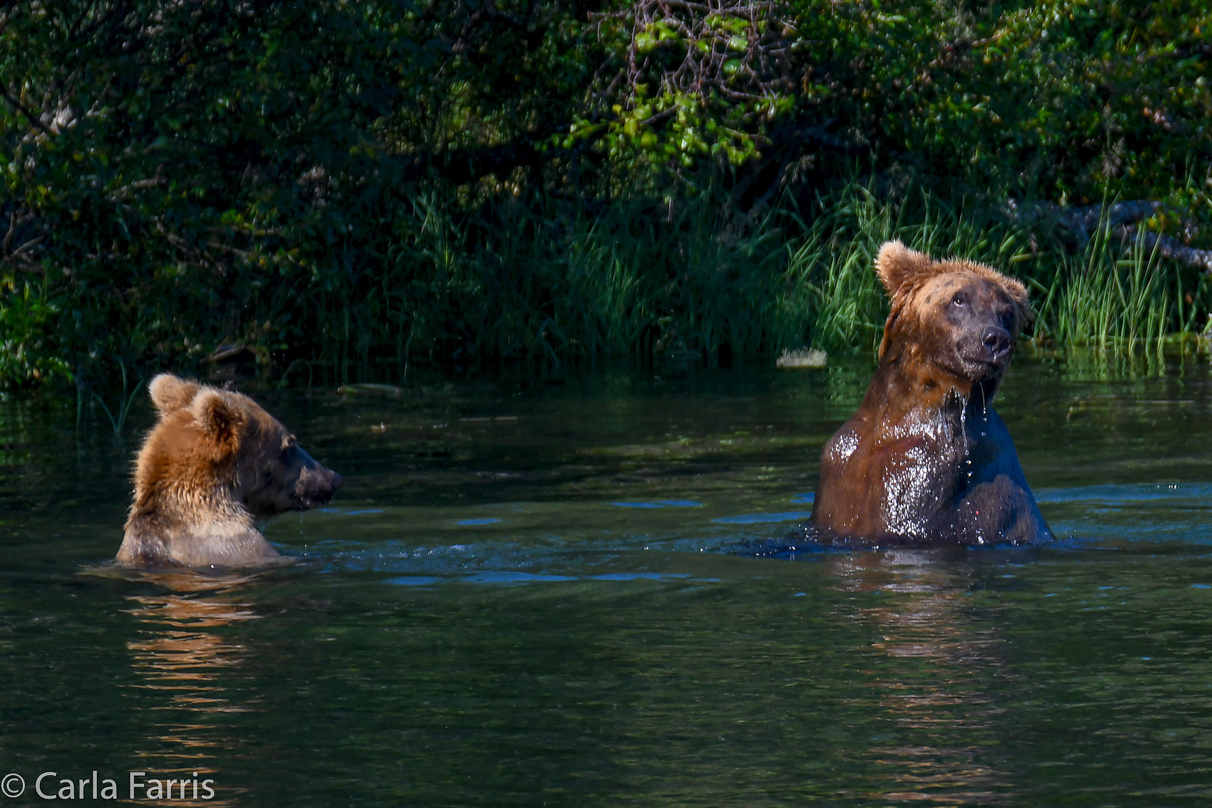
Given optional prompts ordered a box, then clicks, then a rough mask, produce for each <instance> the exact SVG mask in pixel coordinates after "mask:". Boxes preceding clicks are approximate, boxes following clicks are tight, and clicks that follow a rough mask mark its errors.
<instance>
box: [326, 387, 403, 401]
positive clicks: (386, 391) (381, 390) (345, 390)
mask: <svg viewBox="0 0 1212 808" xmlns="http://www.w3.org/2000/svg"><path fill="white" fill-rule="evenodd" d="M337 392H338V393H342V394H344V395H350V394H354V395H357V394H359V393H378V394H380V395H388V396H394V397H395V398H399V397H400V395H401V394H402V393H403V392H404V391H403V390H401V389H400V388H399V387H396V386H395V385H394V384H343V385H341V386H340V387H338V388H337Z"/></svg>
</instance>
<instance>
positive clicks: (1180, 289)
mask: <svg viewBox="0 0 1212 808" xmlns="http://www.w3.org/2000/svg"><path fill="white" fill-rule="evenodd" d="M365 215H366V216H368V217H369V216H372V215H378V214H372V213H365ZM379 216H380V218H378V219H376V220H374V221H373V222H371V223H370V224H367V222H365V221H364V222H362V226H361V229H351V231H350V233H346V234H344V235H340V236H337V235H333V234H332V233H329V234H327V235H326V236H325V238H323V239H321V238H320V237H319V235H317V236H316V243H314V244H307V245H301V246H300V247H299V249H297V250H294V251H293V252H291V251H289V250H285V249H283V250H279V251H278V252H277V253H275V254H273V255H267V256H265V258H264V260H263V261H262V262H261V263H259V264H258V265H257V266H255V267H245V268H243V269H241V270H239V271H237V272H234V274H216V273H192V274H190V273H183V272H180V271H170V270H171V268H167V269H165V271H154V272H152V271H140V272H131V273H129V277H130V278H131V280H130V281H128V282H127V283H128V287H127V288H125V289H124V290H123V294H122V295H121V296H120V299H121V300H123V301H124V303H123V304H122V305H120V306H119V305H118V304H115V303H114V302H113V300H114V299H119V298H114V297H112V296H109V295H99V294H95V293H90V291H89V290H88V289H87V288H78V289H77V288H74V287H72V286H71V283H70V281H65V282H63V283H60V284H59V285H58V286H56V287H53V288H52V287H50V286H48V283H47V282H45V281H43V282H42V283H41V284H40V285H34V284H25V285H24V286H23V287H22V291H21V294H20V295H15V296H10V297H8V298H5V299H4V300H3V301H0V332H2V333H0V341H3V342H4V343H5V344H6V345H8V346H9V347H10V352H9V353H8V354H7V356H8V357H9V359H8V360H7V361H8V364H0V370H3V373H4V376H5V381H7V382H9V383H12V382H15V381H21V379H22V377H23V374H24V376H25V378H28V376H29V370H30V368H34V369H38V368H56V369H59V373H60V374H61V375H63V376H65V377H66V376H70V375H71V372H68V371H67V370H65V369H67V368H71V369H72V372H74V373H77V374H79V373H84V374H87V375H90V376H91V377H92V378H91V379H90V383H91V384H93V385H94V386H98V387H104V386H105V385H106V383H107V380H108V381H112V382H113V384H111V385H110V386H111V387H115V389H116V385H117V384H118V383H120V380H118V379H117V378H116V376H114V373H115V371H114V370H113V368H117V367H126V368H131V369H134V370H135V371H136V373H137V375H139V376H145V375H147V373H148V372H150V371H151V370H152V369H154V368H157V367H174V368H177V369H181V370H185V371H189V370H191V369H197V368H198V367H200V365H201V364H202V363H203V362H204V361H205V356H206V355H207V354H208V353H209V352H210V351H211V350H213V349H214V348H215V347H216V346H218V345H219V344H221V343H226V344H232V343H239V344H244V345H246V346H247V347H248V348H249V351H250V353H251V355H253V356H255V357H256V358H257V361H258V362H259V363H260V365H261V367H262V370H263V372H264V373H265V375H267V376H268V377H269V378H270V379H272V380H274V381H282V382H285V383H294V384H302V383H305V382H306V381H308V380H313V379H315V380H332V381H337V382H341V383H344V382H368V381H390V382H393V383H398V382H400V381H406V380H407V379H408V375H409V372H410V368H413V367H416V366H418V365H422V366H426V367H429V368H434V369H439V370H450V369H453V368H463V369H464V370H467V371H470V372H497V371H499V370H500V369H501V368H504V367H520V368H524V369H526V368H529V369H531V370H543V369H547V370H551V369H564V368H568V367H570V366H571V367H578V368H591V367H593V366H595V365H598V364H600V363H611V364H618V363H620V362H623V363H632V364H635V365H638V366H642V367H656V368H659V367H664V366H667V365H677V366H681V367H710V366H717V365H728V364H735V363H749V364H770V365H773V363H774V360H775V358H776V357H777V356H778V355H779V353H780V352H781V351H783V350H784V349H796V348H799V347H802V346H811V347H815V348H821V349H825V350H827V351H830V352H838V351H843V352H845V351H850V352H859V353H863V352H868V353H869V352H873V351H874V349H875V347H876V346H877V345H878V342H879V338H880V333H881V330H882V327H883V321H884V318H885V316H886V314H887V301H886V299H885V295H884V292H883V289H882V287H881V286H880V284H879V282H878V280H877V278H876V276H875V272H874V269H873V263H874V258H875V255H876V253H877V252H878V250H879V247H880V245H881V244H882V243H883V242H885V241H887V240H888V239H892V238H897V239H900V240H901V241H903V242H904V243H905V244H907V245H908V246H910V247H912V248H914V249H917V250H921V251H923V252H926V253H928V254H930V255H932V256H934V257H937V258H944V257H951V256H958V257H963V258H967V259H972V260H977V261H982V262H984V263H987V264H990V265H992V266H994V267H995V268H998V269H999V270H1001V271H1004V272H1007V273H1008V274H1011V275H1015V276H1018V277H1020V278H1022V279H1023V280H1024V281H1025V282H1026V283H1027V284H1028V285H1029V287H1030V288H1031V290H1032V295H1033V302H1034V305H1035V308H1036V310H1037V312H1038V314H1039V318H1038V320H1037V322H1036V324H1035V328H1034V331H1033V334H1032V336H1033V338H1034V340H1035V342H1036V343H1037V344H1038V345H1040V346H1044V347H1047V348H1050V349H1061V350H1063V349H1066V348H1068V347H1077V346H1093V347H1095V348H1097V349H1100V350H1104V351H1112V352H1126V353H1129V354H1130V353H1133V352H1137V351H1143V350H1154V349H1155V350H1160V346H1161V345H1162V344H1163V342H1164V341H1165V340H1166V339H1167V338H1168V336H1170V335H1173V334H1176V333H1190V332H1192V331H1193V330H1196V329H1198V328H1200V327H1201V326H1202V325H1203V324H1204V322H1205V320H1206V314H1207V311H1208V308H1209V302H1210V296H1209V292H1208V290H1207V288H1206V283H1205V280H1204V278H1203V276H1201V275H1198V274H1192V273H1189V272H1184V271H1181V270H1180V269H1179V268H1177V267H1176V266H1174V265H1173V264H1172V263H1170V262H1167V261H1165V260H1164V259H1161V258H1160V257H1159V256H1158V255H1156V254H1155V253H1151V252H1148V251H1145V250H1142V249H1138V248H1124V247H1123V246H1122V245H1120V243H1119V242H1118V241H1117V240H1116V239H1114V238H1113V237H1111V236H1110V235H1109V234H1107V233H1106V232H1103V231H1100V232H1099V233H1098V234H1097V235H1096V237H1095V238H1093V239H1091V240H1090V242H1089V243H1088V244H1086V245H1084V246H1083V247H1081V248H1080V249H1075V248H1074V247H1073V245H1067V244H1065V243H1064V242H1062V241H1061V240H1059V238H1055V237H1049V236H1048V235H1047V234H1046V233H1044V234H1040V233H1036V234H1034V235H1033V234H1032V233H1029V232H1027V231H1026V230H1025V229H1023V228H1022V227H1021V226H1019V225H1016V224H1014V223H1012V222H1009V221H1008V220H1006V219H1005V218H1003V217H1002V216H1000V215H999V214H998V213H997V212H996V211H995V210H994V209H992V208H991V207H989V206H982V205H980V204H977V203H970V202H964V203H962V204H959V205H948V204H945V203H944V202H943V201H942V200H940V199H939V198H937V197H935V196H932V195H930V194H928V193H925V192H921V191H914V192H906V193H900V194H893V193H889V192H879V191H877V190H876V189H875V188H873V187H872V186H870V185H867V184H864V183H861V182H852V183H850V184H848V185H846V186H844V187H842V188H839V189H836V190H833V191H829V192H823V193H821V194H819V195H818V196H816V197H814V198H811V199H807V200H805V199H803V198H801V199H799V200H790V199H784V200H782V201H781V202H779V203H777V204H774V205H772V206H770V207H769V208H767V209H765V210H764V211H762V212H761V213H757V214H755V213H749V214H744V215H743V214H741V213H739V212H737V211H726V210H722V209H721V207H720V204H719V202H718V195H713V194H711V193H704V194H702V195H700V196H697V197H695V198H692V199H685V200H681V201H676V202H675V203H674V204H669V203H667V202H661V201H655V200H647V199H624V200H614V201H604V202H596V203H585V202H583V201H575V200H565V199H558V198H554V197H548V196H537V197H531V198H525V197H512V196H506V197H504V198H503V199H496V200H493V201H491V202H490V203H481V204H469V203H465V202H460V201H459V199H458V195H457V194H454V193H451V192H448V191H446V190H443V189H442V188H440V187H439V186H437V185H436V184H435V185H431V186H429V187H426V188H418V189H412V190H410V191H408V192H407V204H401V205H399V206H397V207H396V208H395V209H393V211H391V212H390V213H384V214H381V215H379ZM372 225H373V226H372ZM56 277H57V276H56ZM140 301H142V302H141V303H140ZM69 318H70V319H69ZM72 323H75V324H76V326H75V327H76V328H77V329H78V330H77V331H76V332H70V329H67V330H65V329H64V328H63V326H64V325H70V324H72ZM80 323H84V324H88V323H96V324H99V325H97V326H96V327H93V328H91V330H88V329H85V330H80V329H84V327H83V326H80V325H79V324H80ZM64 333H72V334H73V337H72V339H67V338H66V337H63V336H62V335H63V334H64ZM81 346H84V348H82V347H81ZM18 360H19V361H18ZM115 360H116V361H115ZM19 365H20V366H19ZM304 369H305V370H306V373H304V372H303V371H304ZM43 375H45V373H44V374H43ZM110 377H114V378H112V379H111V378H110Z"/></svg>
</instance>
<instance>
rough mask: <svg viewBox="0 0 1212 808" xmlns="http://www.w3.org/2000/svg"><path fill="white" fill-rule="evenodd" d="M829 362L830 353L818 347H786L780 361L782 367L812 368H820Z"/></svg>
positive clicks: (777, 363)
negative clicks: (794, 348) (790, 349)
mask: <svg viewBox="0 0 1212 808" xmlns="http://www.w3.org/2000/svg"><path fill="white" fill-rule="evenodd" d="M828 362H829V354H827V353H825V352H824V351H820V350H817V349H816V348H797V349H796V350H794V351H789V350H786V349H784V350H783V353H782V355H781V356H779V359H778V362H776V363H775V365H776V366H777V367H780V368H811V369H813V370H820V369H821V368H823V367H825V366H826V365H827V364H828Z"/></svg>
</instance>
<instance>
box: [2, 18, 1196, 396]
mask: <svg viewBox="0 0 1212 808" xmlns="http://www.w3.org/2000/svg"><path fill="white" fill-rule="evenodd" d="M1210 27H1212V12H1209V11H1208V10H1207V8H1206V7H1205V6H1203V5H1202V4H1192V3H1180V2H1154V3H1143V2H1122V1H1120V0H1108V1H1107V2H1086V1H1068V2H1062V1H1061V0H1046V1H1045V2H1041V3H1035V2H1030V3H1028V2H1024V3H1004V4H989V5H971V4H965V3H959V2H923V1H917V2H878V1H877V0H867V2H854V3H835V2H832V1H831V0H769V1H763V0H704V2H697V0H635V2H630V3H628V2H619V0H598V2H559V0H533V1H531V0H450V2H425V0H415V2H409V1H408V0H365V2H345V1H344V0H311V2H308V3H282V2H270V0H238V1H237V0H190V2H164V0H17V2H13V3H10V4H8V5H7V6H6V9H5V10H4V11H0V96H2V97H0V180H2V187H3V191H2V192H0V193H2V195H0V215H2V217H3V221H2V223H0V229H3V230H4V232H5V235H4V237H3V241H2V242H0V286H2V288H3V292H2V295H3V297H0V341H2V342H3V344H4V348H3V351H2V352H0V381H2V382H3V383H5V384H9V385H11V384H22V383H30V382H36V381H40V380H46V379H51V378H59V379H64V380H68V379H73V378H74V379H76V381H78V382H80V383H84V382H85V380H87V379H88V378H90V377H92V378H99V377H102V376H104V374H106V373H110V372H113V373H116V372H117V368H118V367H119V363H118V362H117V361H116V360H121V364H122V366H136V367H140V368H150V367H151V366H154V365H162V364H166V363H174V364H177V365H185V366H187V367H188V366H189V365H190V364H197V363H200V362H202V361H204V360H205V359H206V357H208V356H211V355H212V354H213V353H214V352H216V351H217V350H218V351H220V352H221V353H222V352H228V353H230V351H231V349H232V348H233V347H240V346H242V347H243V348H244V349H246V350H247V351H250V352H251V353H252V354H254V355H255V356H257V357H258V359H259V361H261V363H262V364H263V365H264V366H266V367H276V368H278V369H279V371H282V370H285V368H287V367H289V365H290V363H291V361H292V360H296V359H302V360H307V361H310V362H329V363H333V362H335V363H337V364H338V365H339V366H340V367H342V368H345V369H344V370H342V373H346V374H348V373H355V374H368V373H369V374H372V375H373V374H374V373H376V372H377V371H373V370H370V369H369V368H372V367H374V363H373V361H369V360H376V359H389V360H390V361H392V362H393V363H395V364H394V365H393V367H398V368H399V369H400V370H401V372H402V369H403V368H405V367H406V366H407V364H408V362H409V361H410V360H411V361H413V362H416V361H420V360H424V361H428V362H432V363H433V364H435V365H438V366H451V365H452V364H469V365H477V366H479V365H484V364H485V363H488V364H494V363H500V362H510V361H518V360H524V361H541V362H547V363H559V362H567V361H570V360H571V361H576V360H593V359H596V358H598V357H608V356H632V357H637V358H639V359H640V360H641V361H645V362H647V361H653V360H654V359H655V360H660V359H661V358H662V357H670V356H688V357H692V358H693V359H694V361H696V362H702V361H705V362H708V363H711V362H720V361H729V359H730V358H733V357H741V356H757V355H767V356H769V355H771V354H773V353H775V352H777V351H778V350H780V349H782V348H785V347H796V346H798V345H800V344H803V343H806V342H811V343H815V344H818V345H821V346H823V347H830V348H838V347H843V346H847V345H850V346H867V345H869V344H870V342H871V339H872V336H871V333H872V329H873V328H874V325H873V324H875V323H878V322H879V321H880V319H881V310H882V309H881V307H882V306H883V301H882V299H881V296H880V295H879V294H878V292H877V291H875V290H874V289H873V288H871V286H870V282H869V279H868V276H869V275H870V267H869V263H866V262H867V261H868V260H869V257H870V254H871V253H872V251H873V250H874V249H875V248H876V246H877V244H876V243H874V240H875V239H878V238H885V237H890V236H900V237H902V238H905V239H906V240H916V243H917V244H918V245H919V246H932V247H934V248H935V249H936V250H939V251H942V252H951V251H952V250H951V249H949V248H948V245H952V246H954V247H955V251H959V249H960V246H961V245H962V246H963V247H964V249H965V250H966V253H967V254H969V255H971V256H973V257H977V258H985V259H987V260H1000V261H1001V262H1002V263H1003V264H1004V263H1006V262H1010V261H1013V262H1014V268H1015V270H1016V271H1018V272H1020V273H1025V274H1027V275H1028V277H1029V278H1030V279H1031V280H1032V281H1033V282H1034V285H1035V286H1036V288H1037V290H1039V291H1042V292H1043V293H1044V297H1043V298H1042V299H1041V303H1042V304H1043V306H1044V308H1045V309H1046V311H1045V312H1044V315H1045V316H1044V318H1043V319H1042V320H1041V329H1040V333H1041V334H1043V335H1044V336H1045V337H1051V338H1054V339H1063V340H1065V341H1067V342H1073V341H1081V340H1083V339H1086V340H1088V339H1094V338H1096V336H1097V335H1095V334H1093V333H1091V332H1090V330H1089V329H1088V328H1086V329H1084V330H1083V327H1080V326H1079V325H1075V322H1076V321H1073V320H1072V319H1068V320H1066V319H1064V318H1063V317H1062V315H1061V314H1060V309H1059V308H1057V307H1058V306H1060V305H1061V301H1071V298H1072V297H1073V295H1074V294H1076V293H1077V291H1076V290H1080V289H1086V290H1091V292H1090V293H1093V291H1092V290H1096V289H1104V290H1105V289H1107V288H1110V287H1107V284H1108V283H1112V282H1117V281H1116V278H1118V277H1119V274H1122V273H1125V272H1129V269H1125V268H1124V267H1127V266H1129V265H1131V267H1135V268H1136V269H1135V270H1131V271H1138V270H1139V269H1140V267H1142V266H1144V267H1149V268H1150V269H1149V271H1150V272H1152V273H1153V275H1154V276H1155V277H1153V280H1152V281H1151V282H1150V284H1148V285H1147V288H1148V289H1149V290H1151V291H1149V292H1148V294H1147V295H1145V293H1143V292H1142V293H1141V294H1142V295H1145V296H1144V297H1142V298H1140V299H1139V300H1137V301H1136V302H1137V303H1138V304H1139V305H1144V306H1145V308H1146V309H1147V310H1148V312H1150V314H1148V317H1151V318H1152V319H1149V320H1148V322H1149V325H1148V326H1147V328H1145V329H1144V330H1146V331H1149V332H1150V333H1152V332H1154V331H1156V332H1157V333H1163V332H1165V331H1173V330H1177V329H1181V328H1190V327H1196V328H1198V327H1201V326H1202V325H1203V321H1204V317H1205V314H1206V311H1207V309H1208V302H1209V300H1208V295H1207V291H1206V290H1205V289H1204V288H1203V281H1202V276H1201V275H1199V274H1198V273H1194V272H1191V271H1189V270H1184V269H1182V268H1181V267H1178V266H1171V265H1169V264H1167V263H1166V262H1158V261H1157V260H1154V259H1152V258H1150V257H1149V256H1141V255H1138V256H1137V257H1136V258H1135V259H1133V258H1132V256H1131V255H1128V256H1127V258H1124V249H1123V247H1122V246H1121V245H1120V244H1119V243H1118V242H1116V241H1115V240H1114V239H1111V240H1107V239H1101V240H1100V239H1095V240H1094V241H1092V242H1089V243H1085V242H1084V239H1083V240H1080V241H1079V242H1078V243H1074V242H1073V240H1072V239H1068V240H1066V238H1062V237H1061V236H1064V235H1065V234H1063V233H1060V234H1058V233H1055V232H1052V231H1050V230H1049V229H1048V228H1047V227H1045V226H1043V225H1041V224H1040V223H1039V222H1035V223H1034V224H1030V223H1025V222H1023V221H1021V220H1015V219H1013V218H1006V217H1004V216H1001V214H1000V212H1001V211H1003V210H1004V208H1005V206H1004V202H1005V201H1006V200H1008V199H1010V198H1015V199H1019V200H1023V199H1025V200H1028V201H1030V200H1038V201H1040V202H1043V203H1058V204H1060V205H1078V204H1086V203H1089V202H1102V201H1104V200H1114V199H1150V200H1155V201H1158V202H1161V203H1164V205H1163V207H1161V208H1159V212H1158V213H1157V215H1155V216H1154V217H1153V218H1152V219H1151V220H1150V221H1149V222H1148V223H1147V225H1148V226H1149V227H1150V228H1152V229H1154V230H1156V231H1159V232H1165V233H1169V234H1171V235H1173V236H1175V237H1177V238H1181V239H1185V240H1188V241H1191V243H1194V244H1196V245H1198V246H1207V244H1208V242H1207V239H1206V238H1205V239H1204V240H1203V241H1202V242H1201V240H1200V239H1201V236H1200V233H1199V227H1200V225H1207V224H1208V223H1210V222H1212V216H1210V215H1209V207H1208V206H1209V193H1210V192H1212V184H1210V183H1212V173H1210V171H1212V169H1210V166H1212V132H1210V129H1209V127H1210V126H1212V124H1210V122H1212V87H1209V83H1208V82H1209V64H1210V60H1212V46H1210V45H1209V44H1208V43H1209V42H1212V36H1210V35H1209V34H1210V31H1209V28H1210ZM974 222H976V223H978V224H979V227H976V228H975V229H972V228H973V223H974ZM1029 224H1030V226H1031V227H1033V228H1035V230H1036V231H1038V232H1030V231H1029V230H1028V225H1029ZM940 228H942V229H941V230H940ZM969 231H971V233H972V234H973V236H972V237H971V238H968V237H966V236H964V233H966V232H969ZM1192 240H1193V241H1192ZM1075 248H1079V249H1082V250H1084V251H1085V252H1083V253H1082V254H1081V255H1077V256H1073V255H1071V254H1070V253H1071V252H1072V250H1073V249H1075ZM1092 251H1095V252H1096V253H1097V254H1095V252H1092ZM850 256H857V258H855V259H854V260H853V261H852V260H851V258H850ZM1125 262H1126V263H1125ZM1117 273H1119V274H1117ZM1125 277H1126V276H1125ZM1083 284H1084V285H1083ZM1100 284H1101V285H1100ZM1113 285H1114V284H1113ZM1142 288H1143V287H1142ZM855 290H859V291H855ZM863 290H865V291H863ZM1065 305H1069V306H1075V308H1074V311H1081V310H1082V307H1081V306H1080V305H1076V304H1074V303H1072V302H1069V303H1065ZM1113 316H1114V313H1113ZM1049 318H1051V319H1049ZM1159 318H1160V319H1159ZM1083 322H1084V321H1083ZM1158 322H1160V323H1161V325H1160V326H1156V327H1155V325H1154V323H1158ZM1130 333H1131V334H1136V333H1137V331H1130Z"/></svg>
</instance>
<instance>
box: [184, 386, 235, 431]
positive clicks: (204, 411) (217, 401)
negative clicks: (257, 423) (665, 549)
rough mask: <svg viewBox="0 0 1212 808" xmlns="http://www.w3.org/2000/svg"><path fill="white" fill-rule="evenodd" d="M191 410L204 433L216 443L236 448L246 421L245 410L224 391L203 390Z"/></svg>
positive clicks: (195, 399) (208, 388) (195, 398)
mask: <svg viewBox="0 0 1212 808" xmlns="http://www.w3.org/2000/svg"><path fill="white" fill-rule="evenodd" d="M189 410H190V412H191V413H193V416H194V420H196V421H197V422H198V424H199V425H201V427H202V430H203V432H205V433H206V435H208V436H209V437H211V438H213V439H214V441H215V443H218V444H225V445H229V446H234V445H235V444H236V443H237V442H238V440H239V436H240V431H241V429H242V428H243V426H244V422H245V420H246V417H245V413H244V408H243V407H241V406H239V404H237V403H236V402H233V401H232V400H231V398H230V397H229V396H228V395H227V394H225V393H224V392H223V391H222V390H215V389H213V388H210V387H206V388H203V389H202V391H201V392H200V393H198V395H197V396H195V397H194V400H193V403H192V404H190V406H189Z"/></svg>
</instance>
